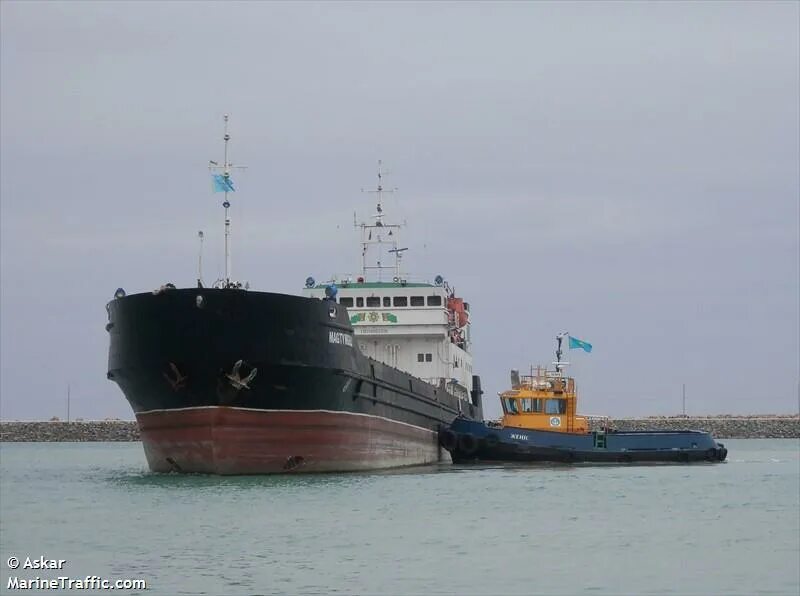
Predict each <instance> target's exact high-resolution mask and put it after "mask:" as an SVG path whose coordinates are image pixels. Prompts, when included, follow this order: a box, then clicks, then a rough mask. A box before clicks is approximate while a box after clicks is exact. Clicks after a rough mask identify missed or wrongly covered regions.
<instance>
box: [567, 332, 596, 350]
mask: <svg viewBox="0 0 800 596" xmlns="http://www.w3.org/2000/svg"><path fill="white" fill-rule="evenodd" d="M569 349H570V350H577V349H581V350H583V351H584V352H591V351H592V344H590V343H587V342H585V341H581V340H579V339H575V338H574V337H572V336H571V335H570V336H569Z"/></svg>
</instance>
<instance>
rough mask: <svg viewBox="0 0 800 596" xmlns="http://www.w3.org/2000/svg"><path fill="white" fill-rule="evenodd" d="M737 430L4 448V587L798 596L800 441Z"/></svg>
mask: <svg viewBox="0 0 800 596" xmlns="http://www.w3.org/2000/svg"><path fill="white" fill-rule="evenodd" d="M724 442H725V444H726V446H727V447H728V448H729V454H728V461H727V462H726V463H724V464H693V465H650V466H638V465H614V466H594V467H592V466H565V465H496V466H451V465H438V466H431V467H426V468H418V469H409V470H403V471H394V472H380V473H360V474H329V475H312V476H302V475H294V476H292V475H289V476H261V477H244V476H240V477H215V476H202V475H188V476H182V475H174V474H153V473H150V472H149V471H148V469H147V465H146V463H145V459H144V454H143V451H142V446H141V445H140V444H138V443H42V444H35V443H28V444H23V443H18V444H14V443H5V444H0V555H2V556H0V580H1V581H2V585H0V593H2V594H7V593H9V594H11V593H21V592H23V591H22V590H21V589H20V588H19V586H20V585H24V584H20V583H19V581H20V580H36V578H39V581H40V582H41V581H44V580H45V579H48V578H59V577H63V578H66V579H65V580H63V581H64V582H66V581H67V580H73V581H78V580H80V581H83V582H86V583H85V584H83V585H84V586H89V587H90V588H91V587H95V586H97V585H98V584H97V582H98V581H100V580H101V579H102V580H104V581H110V582H115V581H117V580H120V581H125V580H144V581H145V582H146V589H141V588H134V589H120V590H116V593H140V594H306V593H309V594H351V593H355V594H747V595H751V594H791V595H797V594H798V593H799V592H800V563H799V561H800V519H799V518H800V443H799V442H798V441H796V440H727V441H724ZM11 558H15V559H16V565H18V566H17V568H16V569H12V568H10V567H9V562H10V561H9V559H11ZM42 560H44V561H50V560H53V561H54V562H55V564H56V565H58V561H63V563H62V564H61V565H60V567H61V568H60V569H58V568H56V569H41V568H35V567H34V565H35V563H36V562H39V563H40V564H41V562H42ZM11 563H14V561H13V560H12V561H11ZM26 563H27V565H26ZM40 566H41V565H40ZM87 577H88V578H96V579H91V582H92V583H91V585H90V584H89V583H88V582H89V580H88V579H87ZM15 578H16V579H15ZM56 581H62V580H56ZM9 582H11V583H9ZM15 582H16V583H15ZM28 585H37V584H28ZM64 585H69V584H64ZM78 585H79V584H75V583H73V584H72V586H73V587H76V586H78ZM131 585H132V584H130V583H126V584H121V586H131ZM15 586H16V587H15ZM38 586H39V588H40V589H34V590H32V592H34V593H43V592H44V590H43V589H41V588H42V584H41V583H40V584H38ZM75 592H76V593H77V592H83V593H99V591H97V590H93V589H87V590H77V589H76V590H75ZM66 593H70V592H69V591H67V592H66Z"/></svg>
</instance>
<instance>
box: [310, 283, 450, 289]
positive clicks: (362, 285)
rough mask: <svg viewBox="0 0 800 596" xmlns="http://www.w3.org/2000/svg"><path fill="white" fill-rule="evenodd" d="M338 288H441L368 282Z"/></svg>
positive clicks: (324, 285)
mask: <svg viewBox="0 0 800 596" xmlns="http://www.w3.org/2000/svg"><path fill="white" fill-rule="evenodd" d="M327 285H328V284H317V286H316V288H317V289H320V290H322V289H325V287H326V286H327ZM336 287H337V288H339V289H340V290H342V289H348V290H354V289H359V288H365V289H370V288H436V287H439V286H434V285H432V284H419V283H414V284H412V283H407V284H401V283H395V282H384V281H368V282H364V283H356V282H351V283H349V284H342V283H337V284H336Z"/></svg>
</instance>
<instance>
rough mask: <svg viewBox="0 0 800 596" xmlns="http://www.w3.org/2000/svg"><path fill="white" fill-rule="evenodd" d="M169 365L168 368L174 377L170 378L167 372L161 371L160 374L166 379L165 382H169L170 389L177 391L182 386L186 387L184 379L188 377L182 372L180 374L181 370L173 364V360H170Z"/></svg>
mask: <svg viewBox="0 0 800 596" xmlns="http://www.w3.org/2000/svg"><path fill="white" fill-rule="evenodd" d="M169 367H170V369H172V372H173V374H174V375H175V379H172V378H171V377H170V376H169V375H168V374H167V373H161V374H162V375H164V378H165V379H166V380H167V383H169V385H170V387H172V390H173V391H179V390H181V389H183V388H184V387H186V379H188V378H189V377H187V376H186V375H184V374H181V371H180V370H179V369H178V367H177V366H175V363H174V362H170V363H169Z"/></svg>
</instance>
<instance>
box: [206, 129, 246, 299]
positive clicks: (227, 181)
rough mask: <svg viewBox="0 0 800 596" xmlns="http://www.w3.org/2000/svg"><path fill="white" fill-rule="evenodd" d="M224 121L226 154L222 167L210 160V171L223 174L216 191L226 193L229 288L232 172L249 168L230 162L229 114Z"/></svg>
mask: <svg viewBox="0 0 800 596" xmlns="http://www.w3.org/2000/svg"><path fill="white" fill-rule="evenodd" d="M223 120H224V121H225V134H224V135H223V137H222V140H223V141H225V152H224V156H223V160H222V165H220V164H219V163H217V162H216V161H212V160H209V162H208V169H209V170H211V171H212V172H222V178H223V180H222V181H221V183H220V184H219V185H216V186H215V190H219V189H220V188H221V189H222V190H223V192H224V193H225V198H224V199H223V201H222V206H223V207H224V208H225V279H224V281H223V287H225V288H228V287H231V286H232V285H233V284H232V282H231V247H230V237H231V217H230V212H229V209H230V207H231V203H230V201H229V200H228V192H229V191H233V190H234V188H233V182H232V181H231V170H233V169H236V170H244V169H246V168H247V166H238V165H233V164H232V163H231V162H229V161H228V141H230V140H231V135H230V134H228V114H225V115H224V116H223Z"/></svg>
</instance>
